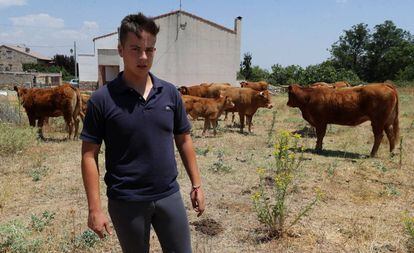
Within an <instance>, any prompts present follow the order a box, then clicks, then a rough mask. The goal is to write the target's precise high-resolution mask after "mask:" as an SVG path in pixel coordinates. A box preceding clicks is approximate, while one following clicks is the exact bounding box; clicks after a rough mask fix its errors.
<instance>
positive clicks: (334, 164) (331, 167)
mask: <svg viewBox="0 0 414 253" xmlns="http://www.w3.org/2000/svg"><path fill="white" fill-rule="evenodd" d="M337 167H338V161H334V162H332V163H330V164H329V167H328V168H327V169H326V173H328V176H329V177H332V176H334V175H335V170H336V168H337Z"/></svg>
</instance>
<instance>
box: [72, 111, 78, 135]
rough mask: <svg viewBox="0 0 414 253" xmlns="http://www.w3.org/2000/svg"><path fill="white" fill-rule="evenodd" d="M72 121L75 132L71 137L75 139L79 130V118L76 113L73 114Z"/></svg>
mask: <svg viewBox="0 0 414 253" xmlns="http://www.w3.org/2000/svg"><path fill="white" fill-rule="evenodd" d="M72 118H73V122H74V124H75V134H74V135H73V139H74V140H76V138H77V137H78V131H79V122H80V120H79V118H78V116H77V115H73V117H72Z"/></svg>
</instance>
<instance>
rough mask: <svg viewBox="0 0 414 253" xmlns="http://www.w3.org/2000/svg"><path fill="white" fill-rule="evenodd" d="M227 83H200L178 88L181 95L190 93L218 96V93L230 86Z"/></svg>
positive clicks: (197, 95) (211, 96) (192, 94)
mask: <svg viewBox="0 0 414 253" xmlns="http://www.w3.org/2000/svg"><path fill="white" fill-rule="evenodd" d="M230 87H231V85H230V84H229V83H202V84H200V85H194V86H189V87H187V86H181V87H180V88H178V90H179V91H180V92H181V94H183V95H190V96H196V97H203V98H218V97H220V94H221V93H222V92H223V91H224V90H226V89H228V88H230Z"/></svg>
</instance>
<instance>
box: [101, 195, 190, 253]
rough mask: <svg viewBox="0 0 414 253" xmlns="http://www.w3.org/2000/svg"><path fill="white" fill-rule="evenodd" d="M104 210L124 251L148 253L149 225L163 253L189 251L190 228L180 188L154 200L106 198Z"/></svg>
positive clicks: (127, 252)
mask: <svg viewBox="0 0 414 253" xmlns="http://www.w3.org/2000/svg"><path fill="white" fill-rule="evenodd" d="M108 211H109V215H110V216H111V220H112V223H113V225H114V227H115V231H116V234H117V236H118V240H119V243H120V244H121V248H122V251H123V252H124V253H130V252H131V253H140V252H144V253H147V252H149V239H150V227H151V225H152V227H153V228H154V230H155V233H156V234H157V236H158V239H159V241H160V244H161V247H162V251H163V252H165V253H167V252H168V253H191V239H190V228H189V224H188V219H187V213H186V210H185V208H184V203H183V200H182V198H181V194H180V191H178V192H176V193H174V194H172V195H170V196H168V197H166V198H163V199H160V200H157V201H149V202H127V201H120V200H111V199H109V200H108Z"/></svg>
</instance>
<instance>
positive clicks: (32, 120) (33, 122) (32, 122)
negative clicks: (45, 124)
mask: <svg viewBox="0 0 414 253" xmlns="http://www.w3.org/2000/svg"><path fill="white" fill-rule="evenodd" d="M28 118H29V125H30V126H32V127H35V126H36V118H35V117H33V116H29V115H28Z"/></svg>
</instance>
